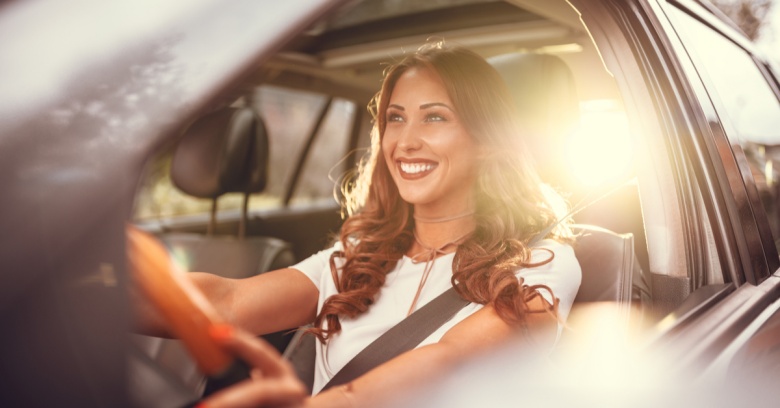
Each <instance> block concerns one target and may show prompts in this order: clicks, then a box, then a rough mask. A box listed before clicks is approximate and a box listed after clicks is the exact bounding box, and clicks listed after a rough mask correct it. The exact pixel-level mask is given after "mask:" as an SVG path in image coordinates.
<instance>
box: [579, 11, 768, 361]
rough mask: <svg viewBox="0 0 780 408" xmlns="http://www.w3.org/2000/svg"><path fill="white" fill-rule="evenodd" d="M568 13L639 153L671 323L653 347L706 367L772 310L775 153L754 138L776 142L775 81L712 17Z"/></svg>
mask: <svg viewBox="0 0 780 408" xmlns="http://www.w3.org/2000/svg"><path fill="white" fill-rule="evenodd" d="M572 3H573V4H574V5H575V7H577V8H578V9H579V10H580V11H582V12H583V19H584V21H585V23H586V25H587V26H588V28H589V29H590V31H591V34H592V36H593V38H594V40H595V41H596V43H597V44H598V45H599V48H600V51H601V52H602V56H603V57H604V60H605V63H606V65H607V67H608V68H609V69H610V71H611V72H613V73H614V74H615V76H616V79H617V81H618V83H619V86H620V87H621V90H622V91H623V94H624V98H625V99H626V100H627V105H628V106H629V110H630V111H632V112H631V114H630V115H631V116H632V122H633V124H634V125H635V129H637V132H638V133H639V134H640V135H641V136H640V139H641V143H643V144H644V146H645V150H644V151H645V152H646V154H645V155H644V156H645V158H644V159H641V158H640V163H639V166H640V167H641V168H642V170H640V174H639V183H640V189H641V192H642V206H643V215H644V217H645V224H646V230H647V234H648V246H649V248H648V249H649V253H650V269H651V273H652V276H653V295H654V302H655V304H656V308H660V309H661V311H662V312H664V313H662V314H665V312H672V313H670V314H668V315H667V316H666V318H664V319H662V320H661V321H660V322H659V324H657V325H656V326H655V327H654V328H653V329H652V330H651V337H652V338H654V339H655V340H656V341H655V344H656V345H659V347H660V345H668V346H669V350H670V353H671V359H672V360H673V361H675V364H676V365H678V366H686V367H693V366H696V367H701V366H702V365H704V366H707V365H709V364H711V363H712V361H713V359H714V358H715V356H717V355H718V354H720V353H721V352H723V350H724V349H725V347H726V346H727V345H728V344H729V343H731V342H732V341H733V340H734V339H735V338H736V337H737V336H738V335H739V334H740V333H741V332H742V331H743V330H744V329H745V328H746V327H747V326H748V325H749V324H750V322H751V321H753V320H754V319H755V318H757V317H758V316H759V315H760V314H761V312H762V311H763V310H764V308H766V307H767V305H769V304H770V303H772V302H773V301H774V299H776V298H777V294H776V292H777V290H776V287H777V283H778V282H777V277H775V276H774V273H775V272H776V270H777V268H778V266H780V264H779V263H778V255H777V249H776V247H775V243H774V242H775V241H774V236H775V235H776V229H775V230H774V231H773V228H776V227H774V226H775V225H776V219H775V218H776V215H774V214H775V212H776V210H775V209H774V207H775V204H774V200H773V195H772V194H773V193H772V192H771V191H770V190H771V189H772V188H773V186H774V182H773V180H774V177H775V176H774V173H773V162H772V161H771V155H768V153H767V151H771V150H772V149H771V147H769V144H771V143H768V141H767V140H760V139H757V138H756V137H755V136H754V137H752V138H753V140H752V141H751V140H750V139H751V136H750V135H751V134H755V132H754V131H753V128H761V129H771V131H770V132H771V134H774V135H777V133H776V129H777V123H775V122H776V121H777V120H778V119H777V118H780V108H778V98H777V95H778V93H777V82H776V79H775V78H774V77H773V76H772V75H771V72H770V70H769V69H768V67H767V66H766V64H765V63H764V62H763V60H762V59H761V58H760V57H759V56H758V55H757V54H756V52H755V49H754V47H752V45H751V44H749V43H748V42H747V40H745V38H744V36H743V35H741V34H739V33H738V32H737V31H736V30H735V29H734V28H733V27H731V26H729V25H728V24H727V23H726V22H724V21H723V20H722V19H721V18H719V16H718V14H717V12H716V11H714V9H713V8H711V7H706V6H704V5H702V4H700V3H694V2H688V1H655V0H647V1H645V0H643V1H628V2H599V3H592V2H578V1H573V2H572ZM629 56H633V58H630V57H629ZM719 56H720V58H719ZM713 58H714V59H713ZM721 58H722V59H721ZM724 61H728V62H729V63H728V64H726V63H724ZM735 77H738V78H740V79H742V80H744V81H745V83H742V82H740V83H739V84H736V83H734V82H733V78H735ZM730 80H732V82H729V81H730ZM747 82H750V84H749V85H748V84H747ZM746 89H749V90H750V94H749V95H750V98H749V99H750V101H749V103H748V101H746V100H745V95H746V93H745V92H744V91H745V90H746ZM754 94H755V95H754ZM735 107H737V108H738V109H741V111H739V112H736V111H735V110H734V109H735ZM766 112H770V114H767V113H766ZM739 115H743V116H739ZM746 118H749V119H746ZM763 126H766V128H764V127H763ZM762 137H768V138H770V139H771V138H772V136H771V135H770V134H762ZM757 140H760V143H756V141H757ZM761 145H763V147H761ZM767 177H768V178H767ZM759 179H760V180H762V182H761V183H758V182H757V180H759ZM767 180H768V181H767ZM762 183H763V184H762Z"/></svg>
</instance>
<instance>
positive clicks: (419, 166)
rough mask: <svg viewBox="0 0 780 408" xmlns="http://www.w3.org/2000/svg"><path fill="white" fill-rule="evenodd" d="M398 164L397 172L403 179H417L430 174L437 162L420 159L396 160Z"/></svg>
mask: <svg viewBox="0 0 780 408" xmlns="http://www.w3.org/2000/svg"><path fill="white" fill-rule="evenodd" d="M396 165H397V166H398V173H399V174H400V176H401V177H402V178H404V179H405V180H417V179H421V178H423V177H425V176H427V175H429V174H431V173H432V172H433V171H434V170H435V169H436V167H438V166H439V164H438V163H436V162H433V161H427V160H426V161H420V160H406V159H399V160H396Z"/></svg>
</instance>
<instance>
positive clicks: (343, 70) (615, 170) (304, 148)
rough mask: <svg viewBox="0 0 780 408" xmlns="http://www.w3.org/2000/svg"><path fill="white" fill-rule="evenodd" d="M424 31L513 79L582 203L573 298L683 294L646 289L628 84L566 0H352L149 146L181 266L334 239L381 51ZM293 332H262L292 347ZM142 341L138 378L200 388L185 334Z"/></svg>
mask: <svg viewBox="0 0 780 408" xmlns="http://www.w3.org/2000/svg"><path fill="white" fill-rule="evenodd" d="M431 39H433V40H437V39H443V40H444V41H445V42H446V43H451V44H458V45H462V46H465V47H468V48H470V49H472V50H474V51H475V52H477V53H479V54H480V55H482V56H484V57H485V58H487V59H488V61H489V62H490V63H491V64H493V65H494V66H495V67H496V68H497V69H498V70H499V72H500V73H501V75H502V76H503V77H504V79H505V80H506V82H507V84H508V86H509V87H510V90H511V92H512V94H513V96H514V97H515V99H516V102H517V105H518V107H519V111H518V115H520V117H522V118H523V120H524V122H525V123H527V125H528V129H529V131H528V134H527V135H523V137H527V145H528V148H529V149H531V150H532V152H533V153H532V156H533V157H535V158H536V160H537V162H536V165H537V168H538V169H539V171H540V173H541V175H542V178H543V180H545V181H546V182H547V183H549V184H550V185H552V186H553V187H554V188H556V189H558V190H559V191H561V192H562V193H563V194H564V196H565V197H566V198H567V199H568V200H569V202H570V204H571V206H572V207H573V208H574V210H575V213H574V214H573V215H572V217H573V220H574V222H575V223H576V224H577V225H576V227H575V229H576V231H578V233H579V237H578V239H577V243H576V246H575V251H576V254H577V258H578V260H579V261H580V263H581V266H582V270H583V282H582V286H581V289H580V292H579V294H578V296H577V299H576V301H575V302H576V304H587V303H590V302H606V301H609V302H614V303H615V304H617V305H618V306H619V307H620V308H622V309H621V310H623V312H621V313H622V314H621V316H624V317H625V319H626V320H628V319H629V318H631V319H638V320H640V321H642V324H641V326H647V325H649V324H652V323H654V322H656V321H658V320H659V319H660V317H662V316H663V315H664V314H665V313H666V312H668V311H669V310H671V309H672V308H673V307H674V306H677V305H678V304H679V302H680V301H681V300H679V301H675V303H673V304H668V303H665V304H663V305H656V304H654V301H653V300H654V296H656V293H655V292H654V291H653V290H652V280H653V279H652V278H651V277H650V276H651V274H650V272H651V268H650V259H649V258H650V254H649V253H648V245H647V241H646V236H647V235H646V231H645V223H644V220H643V215H642V207H643V206H642V205H641V204H640V192H639V187H638V186H639V184H638V183H637V181H636V177H637V171H636V169H635V168H634V162H635V160H634V156H633V155H634V154H635V152H634V149H635V142H634V139H633V138H634V136H633V134H634V132H632V130H631V127H630V126H629V121H628V119H627V117H626V113H625V111H624V109H623V101H622V99H621V94H620V91H619V89H618V86H617V84H616V81H615V79H614V77H613V76H612V75H611V73H610V72H609V71H608V70H607V69H606V68H605V67H604V64H603V62H602V59H601V55H600V54H599V52H598V50H597V49H596V48H595V46H594V44H593V42H592V40H591V38H590V36H589V34H588V31H587V30H586V28H585V27H584V26H583V24H582V22H581V21H580V19H579V16H578V15H577V12H576V10H574V9H573V8H572V7H571V6H570V5H569V4H568V3H567V2H566V1H563V0H560V1H557V0H556V1H545V2H539V1H531V0H511V1H496V0H460V1H458V0H452V1H445V2H430V3H429V2H415V1H406V0H405V1H397V2H384V1H364V2H347V4H346V5H345V6H344V7H342V8H341V9H339V10H337V12H335V13H332V14H330V15H327V16H325V17H324V18H322V19H321V20H320V21H318V22H317V23H316V24H314V25H312V26H311V27H310V29H309V30H307V31H306V32H305V33H304V34H302V35H300V36H299V37H298V38H296V39H295V40H294V41H292V42H290V43H289V44H287V45H286V46H285V47H283V49H281V50H279V52H278V53H277V54H276V55H275V56H273V57H272V58H271V59H270V60H268V61H266V62H264V63H263V64H262V65H260V66H258V67H256V69H255V70H254V72H253V73H252V74H251V75H250V76H248V77H246V78H245V79H244V81H243V82H242V83H241V84H240V85H239V86H238V87H236V89H232V90H231V91H230V92H229V93H228V94H230V95H238V96H237V97H236V98H234V99H232V100H230V101H229V102H228V103H222V104H218V106H215V107H214V109H212V110H211V111H210V112H207V113H204V114H203V116H202V117H201V118H199V119H198V120H196V121H195V122H193V123H192V124H190V125H189V126H188V127H187V128H186V129H181V135H180V137H178V141H177V143H176V145H174V146H167V147H166V148H164V149H161V150H160V151H159V152H158V154H157V155H156V156H155V157H153V158H150V159H149V161H148V164H147V171H146V177H145V179H144V180H143V181H142V183H141V186H140V187H139V191H138V193H137V199H136V210H135V214H136V217H135V222H136V224H137V225H138V226H140V227H141V228H143V229H145V230H146V231H150V232H152V233H154V234H155V235H157V236H158V237H159V238H160V239H161V240H162V241H163V242H164V243H165V244H166V245H167V246H168V248H169V250H170V252H171V254H172V256H173V257H174V258H175V259H176V260H177V261H178V263H179V264H180V265H181V266H182V267H183V268H184V269H186V270H189V271H203V272H212V273H217V274H221V275H224V276H229V277H234V278H240V277H247V276H252V275H254V274H257V273H262V272H265V271H268V270H273V269H276V268H279V267H284V266H288V265H291V264H293V263H295V262H297V261H299V260H302V259H304V258H306V257H308V256H309V255H311V254H313V253H315V252H316V251H318V250H320V249H323V248H325V247H326V246H327V245H328V243H329V242H332V240H333V234H334V233H335V232H336V231H337V230H338V228H339V225H340V223H341V221H342V218H341V217H342V213H341V209H340V207H339V205H338V202H337V198H338V195H339V187H340V183H342V182H343V180H345V179H346V178H348V177H349V174H350V171H351V169H352V168H353V167H354V166H355V164H356V163H358V162H359V160H360V159H361V157H362V155H363V153H364V152H365V150H366V147H367V145H368V133H369V129H370V125H371V117H370V114H369V112H368V111H367V109H366V106H367V105H368V104H369V102H370V100H371V98H372V97H373V96H374V94H375V93H376V92H377V90H378V89H379V86H380V84H381V78H382V72H383V69H384V67H385V66H386V64H385V63H387V62H392V61H395V60H399V59H400V58H402V56H403V53H404V52H408V51H413V50H415V49H416V48H417V47H418V46H420V45H421V44H423V43H425V42H426V41H429V40H431ZM631 308H639V310H641V313H639V314H638V315H637V314H632V313H629V309H631ZM574 313H575V311H573V312H572V314H574ZM637 316H638V317H637ZM634 323H635V322H634ZM627 325H628V322H627ZM565 335H566V334H564V336H565ZM292 337H293V333H290V332H288V333H277V334H274V335H272V336H270V337H269V339H270V341H271V342H272V343H273V344H274V345H275V346H276V347H277V348H278V349H279V350H280V351H284V350H285V348H286V346H287V344H288V343H289V342H290V339H291V338H292ZM136 340H137V345H138V348H139V350H140V352H139V353H138V354H139V356H141V357H140V360H142V362H141V363H138V362H136V363H134V364H133V367H134V369H139V370H142V371H144V372H146V371H149V370H151V371H155V372H156V373H157V374H156V375H154V376H152V375H149V374H148V373H147V374H145V375H146V377H144V376H143V375H132V376H131V377H132V378H133V379H134V380H133V381H137V384H136V385H138V386H139V387H142V388H145V389H149V388H153V387H154V386H155V385H154V384H152V383H167V384H169V385H168V386H167V388H169V389H170V388H174V389H176V390H177V391H178V392H179V393H180V394H187V393H196V394H199V393H201V392H202V391H203V389H204V387H205V385H204V382H203V380H202V378H201V377H200V376H199V375H198V374H197V371H196V369H195V367H194V365H193V364H192V363H191V362H188V361H187V357H186V353H185V352H184V351H183V349H182V348H181V346H180V345H178V344H177V342H176V341H174V340H163V339H157V338H150V337H145V336H137V338H136ZM295 344H298V343H297V342H296V343H295ZM293 350H294V349H292V348H290V349H289V350H288V352H287V354H288V356H291V355H292V354H294V353H293V352H292V351H293ZM291 358H293V359H294V358H295V357H292V356H291ZM150 367H153V368H150ZM142 377H143V378H142ZM171 383H176V384H177V385H176V386H173V387H172V386H170V384H171ZM163 392H164V391H162V390H161V389H160V388H159V387H158V391H156V393H150V394H149V395H153V396H154V397H153V398H151V397H150V401H155V404H158V403H160V401H171V399H167V400H166V399H165V398H163V397H162V396H161V395H160V394H161V393H163ZM170 398H173V399H174V400H176V398H181V399H184V397H170Z"/></svg>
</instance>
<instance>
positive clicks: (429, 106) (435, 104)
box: [420, 102, 455, 112]
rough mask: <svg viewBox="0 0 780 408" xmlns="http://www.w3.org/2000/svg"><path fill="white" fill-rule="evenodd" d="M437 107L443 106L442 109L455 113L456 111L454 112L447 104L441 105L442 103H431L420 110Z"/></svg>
mask: <svg viewBox="0 0 780 408" xmlns="http://www.w3.org/2000/svg"><path fill="white" fill-rule="evenodd" d="M435 106H441V107H444V108H447V109H449V110H451V111H453V112H455V111H454V110H453V109H452V108H450V107H449V106H448V105H447V104H445V103H441V102H431V103H424V104H422V105H420V109H429V108H433V107H435Z"/></svg>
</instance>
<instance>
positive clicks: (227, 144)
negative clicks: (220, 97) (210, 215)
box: [171, 108, 269, 198]
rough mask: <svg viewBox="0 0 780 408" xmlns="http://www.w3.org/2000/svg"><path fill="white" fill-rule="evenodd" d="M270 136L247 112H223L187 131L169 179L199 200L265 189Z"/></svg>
mask: <svg viewBox="0 0 780 408" xmlns="http://www.w3.org/2000/svg"><path fill="white" fill-rule="evenodd" d="M268 152H269V147H268V134H267V132H266V129H265V125H264V124H263V122H262V120H261V119H260V117H259V116H257V114H255V113H254V111H252V110H251V109H249V108H225V109H221V110H219V111H216V112H213V113H209V114H207V115H206V116H203V117H201V118H200V119H198V120H197V121H195V122H194V123H193V124H192V125H190V127H189V128H187V130H186V131H185V132H184V135H183V136H182V138H181V140H180V141H179V144H178V145H177V146H176V150H175V152H174V154H173V162H172V163H171V180H172V181H173V183H174V185H176V187H178V188H179V189H180V190H182V191H183V192H185V193H187V194H190V195H193V196H195V197H200V198H216V197H219V196H220V195H222V194H225V193H232V192H241V193H243V192H246V193H258V192H261V191H263V189H264V188H265V185H266V179H267V177H268Z"/></svg>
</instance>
